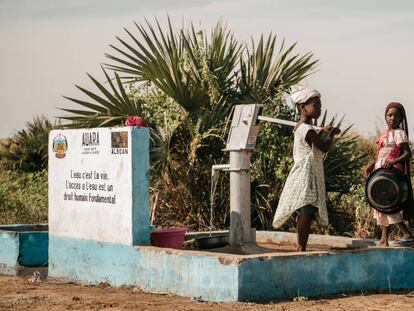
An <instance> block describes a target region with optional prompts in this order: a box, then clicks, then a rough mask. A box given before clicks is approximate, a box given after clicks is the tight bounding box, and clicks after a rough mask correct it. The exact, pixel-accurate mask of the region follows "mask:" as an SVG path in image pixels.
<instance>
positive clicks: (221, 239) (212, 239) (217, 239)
mask: <svg viewBox="0 0 414 311" xmlns="http://www.w3.org/2000/svg"><path fill="white" fill-rule="evenodd" d="M194 242H195V246H196V248H198V249H211V248H218V247H224V246H226V245H228V244H229V235H228V234H220V235H213V236H206V237H199V238H196V239H195V241H194Z"/></svg>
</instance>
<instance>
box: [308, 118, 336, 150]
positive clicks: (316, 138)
mask: <svg viewBox="0 0 414 311" xmlns="http://www.w3.org/2000/svg"><path fill="white" fill-rule="evenodd" d="M331 129H332V126H330V125H329V126H325V127H323V128H322V129H321V131H320V133H321V132H329V135H328V137H327V139H326V140H322V139H321V137H320V134H319V133H316V131H315V130H310V131H308V133H307V134H306V138H305V139H306V142H307V143H308V145H309V146H311V147H312V145H314V146H315V147H316V148H318V149H319V150H320V151H322V152H328V150H329V148H331V145H332V138H333V137H334V136H335V135H337V134H340V133H341V130H340V129H338V128H334V129H333V130H332V131H331Z"/></svg>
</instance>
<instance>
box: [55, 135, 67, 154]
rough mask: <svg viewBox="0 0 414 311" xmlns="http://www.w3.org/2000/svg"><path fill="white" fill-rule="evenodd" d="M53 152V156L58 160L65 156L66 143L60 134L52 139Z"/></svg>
mask: <svg viewBox="0 0 414 311" xmlns="http://www.w3.org/2000/svg"><path fill="white" fill-rule="evenodd" d="M52 147H53V151H54V152H55V156H56V158H58V159H63V158H64V157H65V156H66V151H67V150H68V141H67V139H66V137H65V136H63V135H62V134H59V135H57V136H56V137H55V138H54V139H53V146H52Z"/></svg>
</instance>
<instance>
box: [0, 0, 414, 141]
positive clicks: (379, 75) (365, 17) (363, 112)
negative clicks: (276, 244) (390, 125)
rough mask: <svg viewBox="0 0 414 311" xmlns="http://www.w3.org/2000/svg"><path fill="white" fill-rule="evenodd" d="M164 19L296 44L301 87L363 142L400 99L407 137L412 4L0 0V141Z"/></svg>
mask: <svg viewBox="0 0 414 311" xmlns="http://www.w3.org/2000/svg"><path fill="white" fill-rule="evenodd" d="M167 14H169V16H170V17H171V19H172V21H173V23H174V24H175V25H177V26H179V25H181V22H182V20H183V19H184V20H185V21H190V20H191V21H192V22H193V23H195V24H196V25H201V26H202V27H203V28H204V29H207V30H209V29H211V27H212V26H213V25H214V24H215V23H216V22H217V21H218V20H219V19H220V18H222V19H223V20H224V21H226V22H227V24H228V26H229V27H230V28H231V29H232V30H233V32H234V34H235V36H236V37H237V38H239V39H241V40H245V41H249V40H250V37H253V38H258V36H259V35H260V34H261V33H265V34H268V33H269V32H273V33H275V34H277V35H278V36H279V38H285V39H286V40H287V42H288V43H294V42H296V41H298V48H297V51H298V52H302V53H303V52H307V51H311V52H313V53H314V54H315V57H316V58H318V59H319V60H320V64H319V72H317V73H316V74H314V75H313V76H311V77H309V78H308V79H307V80H306V83H307V84H308V85H310V86H313V87H315V88H317V89H318V90H319V91H320V92H321V93H322V103H323V105H324V107H325V108H327V109H328V111H329V112H330V113H338V114H345V115H346V118H347V120H348V121H349V122H350V123H354V124H355V127H356V129H357V130H359V131H361V132H362V133H364V134H370V133H374V131H375V128H376V126H381V127H383V126H384V122H383V121H382V119H383V110H384V107H385V105H386V104H387V103H388V102H390V101H400V102H401V103H403V104H404V105H405V107H406V109H407V111H408V119H409V124H410V121H411V125H410V132H411V133H412V135H414V126H413V124H414V78H413V76H412V74H413V73H412V72H413V70H414V39H413V38H414V1H412V0H394V1H388V0H348V1H344V0H340V1H337V0H273V1H265V0H262V1H259V0H255V1H247V0H237V1H236V0H234V1H233V0H228V1H207V0H205V1H199V0H192V1H185V0H182V1H178V0H170V1H167V0H165V1H160V0H151V1H149V0H147V1H139V0H135V1H133V0H124V1H122V0H118V1H110V0H36V1H33V0H0V44H1V45H0V56H1V57H0V69H1V75H0V107H1V111H0V137H7V136H9V135H11V134H12V133H13V132H15V131H16V130H19V129H21V128H22V127H23V126H24V123H25V122H26V121H29V120H32V117H33V116H34V115H39V114H45V115H47V116H49V117H55V116H60V115H62V112H61V111H59V110H58V109H57V108H56V107H66V108H67V107H69V106H72V104H71V103H69V102H68V101H67V100H65V99H63V98H62V95H66V96H74V97H78V98H79V97H82V95H81V94H80V93H79V92H78V91H77V90H76V89H75V87H74V84H80V85H83V86H86V87H89V86H90V84H89V82H88V79H87V78H86V75H85V72H89V73H91V74H92V75H96V76H97V77H101V73H100V70H101V69H100V67H99V64H100V63H102V62H105V61H106V60H105V57H104V53H106V52H110V51H111V49H110V47H109V44H112V43H115V36H116V35H120V36H122V37H124V38H125V37H126V36H125V32H124V31H123V28H124V27H126V28H128V29H131V30H134V25H133V21H136V22H138V23H140V22H143V21H144V18H145V17H147V18H149V19H152V18H153V17H154V16H156V17H157V18H158V19H160V20H162V21H165V19H166V16H167ZM72 107H73V106H72ZM413 137H414V136H413Z"/></svg>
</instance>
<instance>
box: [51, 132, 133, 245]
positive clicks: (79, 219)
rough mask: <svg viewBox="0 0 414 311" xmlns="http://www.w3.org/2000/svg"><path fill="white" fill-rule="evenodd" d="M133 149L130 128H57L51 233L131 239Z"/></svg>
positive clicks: (53, 143)
mask: <svg viewBox="0 0 414 311" xmlns="http://www.w3.org/2000/svg"><path fill="white" fill-rule="evenodd" d="M121 132H122V134H120V133H121ZM65 146H66V147H65ZM131 153H132V152H131V128H99V129H76V130H54V131H52V132H51V133H50V136H49V224H50V227H49V233H50V234H51V235H57V236H65V237H73V238H82V239H92V240H96V241H102V242H113V243H122V244H128V245H132V243H133V241H132V239H133V238H132V236H133V233H132V230H133V229H132V203H133V202H132V172H131V169H132V167H131V165H132V164H131V163H132V162H131ZM80 199H82V200H80ZM83 200H84V201H83Z"/></svg>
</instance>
